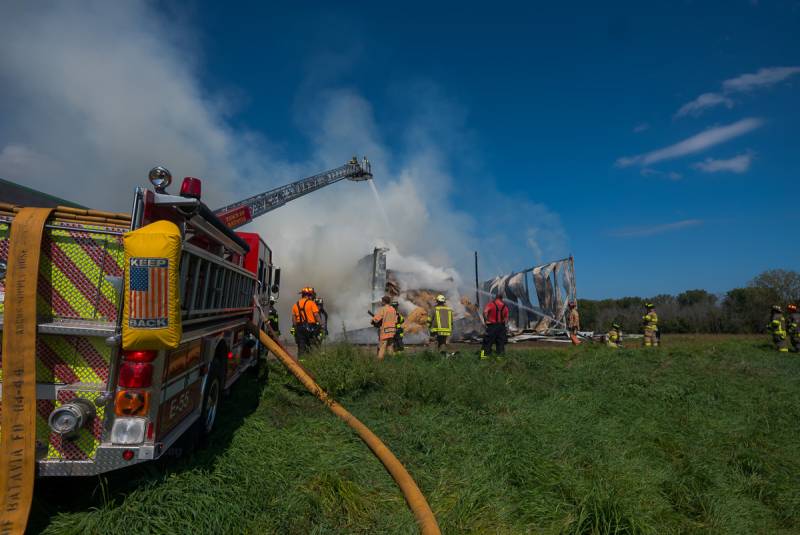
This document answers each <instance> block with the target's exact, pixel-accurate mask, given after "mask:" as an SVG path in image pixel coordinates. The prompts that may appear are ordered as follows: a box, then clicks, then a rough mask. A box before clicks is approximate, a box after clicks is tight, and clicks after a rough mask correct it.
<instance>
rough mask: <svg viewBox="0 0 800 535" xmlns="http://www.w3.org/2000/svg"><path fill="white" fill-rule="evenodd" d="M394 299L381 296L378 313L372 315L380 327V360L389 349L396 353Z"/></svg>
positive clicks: (390, 351) (374, 323) (373, 320)
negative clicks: (394, 342) (394, 343)
mask: <svg viewBox="0 0 800 535" xmlns="http://www.w3.org/2000/svg"><path fill="white" fill-rule="evenodd" d="M391 301H392V299H391V298H390V297H389V296H388V295H384V296H383V298H381V304H382V305H383V306H381V308H380V310H378V313H377V314H375V315H374V316H373V317H372V325H373V326H374V327H377V328H378V360H383V358H384V356H385V355H386V353H387V351H388V352H389V354H392V353H394V347H393V341H394V335H395V333H396V331H397V311H396V310H395V308H394V307H393V306H392V305H391Z"/></svg>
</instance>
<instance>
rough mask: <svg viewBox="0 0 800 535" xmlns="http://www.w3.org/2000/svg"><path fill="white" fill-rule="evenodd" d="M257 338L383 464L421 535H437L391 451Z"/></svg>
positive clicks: (272, 345) (278, 350)
mask: <svg viewBox="0 0 800 535" xmlns="http://www.w3.org/2000/svg"><path fill="white" fill-rule="evenodd" d="M258 337H259V339H260V340H261V343H262V344H264V346H265V347H266V348H267V349H269V350H270V351H271V352H272V353H273V354H274V355H275V356H276V357H278V360H280V361H281V363H282V364H283V365H284V366H285V367H286V368H287V369H288V370H289V371H290V372H291V373H292V375H294V376H295V377H297V379H298V380H299V381H300V382H301V383H303V386H305V387H306V388H307V389H308V391H309V392H311V393H312V394H314V396H316V397H317V398H318V399H319V400H320V401H321V402H322V403H324V404H325V405H326V406H327V407H328V409H330V411H331V412H332V413H333V414H335V415H336V416H338V417H339V418H340V419H342V420H344V422H345V423H346V424H347V425H348V426H350V428H351V429H353V430H354V431H355V432H356V433H358V436H359V437H361V440H363V441H364V442H365V443H366V444H367V446H369V449H371V450H372V453H374V454H375V456H376V457H377V458H378V459H379V460H380V461H381V463H383V466H384V467H385V468H386V470H387V471H388V472H389V474H391V476H392V478H394V480H395V482H396V483H397V486H398V487H400V490H401V491H402V492H403V496H404V497H405V499H406V503H408V507H409V508H410V509H411V512H412V513H414V517H415V518H416V520H417V524H418V525H419V529H420V532H421V533H422V535H440V534H441V531H440V530H439V524H438V523H437V522H436V517H434V516H433V511H431V508H430V506H429V505H428V501H427V500H426V499H425V496H423V495H422V492H420V490H419V487H417V484H416V483H415V482H414V479H413V478H412V477H411V475H410V474H409V473H408V470H406V469H405V467H404V466H403V465H402V464H401V463H400V461H398V460H397V457H395V455H394V454H393V453H392V452H391V450H389V448H387V447H386V445H385V444H384V443H383V442H381V439H379V438H378V437H377V435H375V433H373V432H372V431H370V430H369V428H368V427H367V426H366V425H364V424H363V423H361V421H359V419H358V418H356V417H355V416H353V415H352V414H350V413H349V412H348V411H347V409H345V408H344V407H342V406H341V405H339V404H338V403H337V402H336V401H334V400H333V399H332V398H331V397H330V396H329V395H328V393H327V392H325V390H323V389H322V388H321V387H320V386H319V385H318V384H317V383H316V381H314V379H312V378H311V377H310V376H309V374H308V373H307V372H306V371H305V370H304V369H303V367H302V366H300V365H299V364H298V363H297V362H295V360H294V359H293V358H292V356H291V355H290V354H289V352H288V351H287V350H286V349H285V348H284V347H283V346H282V345H281V344H280V343H278V342H277V341H275V340H273V339H272V338H271V337H270V336H269V335H268V334H267V333H265V332H264V331H262V330H259V331H258Z"/></svg>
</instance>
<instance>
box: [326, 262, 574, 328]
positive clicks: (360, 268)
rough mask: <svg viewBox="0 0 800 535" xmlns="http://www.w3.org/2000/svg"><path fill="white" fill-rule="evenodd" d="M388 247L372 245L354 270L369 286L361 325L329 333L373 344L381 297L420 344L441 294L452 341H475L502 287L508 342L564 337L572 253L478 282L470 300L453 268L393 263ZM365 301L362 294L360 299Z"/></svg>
mask: <svg viewBox="0 0 800 535" xmlns="http://www.w3.org/2000/svg"><path fill="white" fill-rule="evenodd" d="M390 254H391V253H390V250H389V249H388V248H386V247H376V248H375V249H374V250H373V251H372V254H369V255H366V256H365V257H363V258H362V259H361V260H360V261H359V262H358V264H357V266H356V269H355V270H354V272H353V279H354V281H355V280H360V281H361V283H360V284H361V285H362V287H364V288H365V290H366V289H367V287H368V292H366V291H365V293H368V294H369V310H366V309H365V310H364V312H363V318H364V320H363V321H364V323H363V324H362V325H363V327H362V328H356V329H352V328H347V327H345V326H344V325H343V326H342V329H341V331H339V332H336V333H333V332H332V335H333V337H334V338H335V339H340V340H342V339H344V340H347V341H349V342H352V343H358V344H372V343H374V342H375V329H374V328H372V327H369V326H368V325H369V318H368V316H367V312H369V313H370V314H371V313H373V312H375V311H376V310H377V309H378V308H379V307H380V301H381V297H383V296H384V295H389V296H391V297H394V298H396V299H397V301H398V303H399V308H400V312H401V313H402V314H403V315H404V316H405V317H406V322H405V341H406V343H408V344H419V343H425V342H427V341H428V318H429V314H430V312H431V311H432V310H433V307H434V306H435V303H436V296H437V295H439V294H443V295H444V296H445V297H446V298H447V302H448V305H449V306H450V307H451V308H453V313H454V322H453V336H452V339H453V340H455V341H475V340H477V339H479V337H480V336H481V335H482V334H483V332H484V331H485V327H484V325H483V320H482V318H481V310H483V306H485V305H486V303H487V302H488V301H489V300H491V299H492V296H494V295H496V293H497V292H498V291H499V292H502V293H503V295H504V296H505V302H506V304H507V305H508V307H509V311H510V314H509V331H510V334H511V335H512V338H511V340H510V341H512V342H513V341H522V340H531V339H554V338H563V335H564V331H565V329H566V315H567V308H568V304H569V302H570V301H573V300H576V299H577V295H576V290H575V262H574V259H573V258H572V257H569V258H564V259H561V260H556V261H554V262H549V263H547V264H543V265H539V266H534V267H531V268H529V269H525V270H522V271H519V272H514V273H510V274H507V275H500V276H497V277H494V278H492V279H489V280H486V281H483V282H482V283H479V282H477V276H476V294H477V295H476V298H477V299H478V301H479V303H477V304H476V303H475V302H473V301H471V300H470V299H469V298H468V297H466V296H465V295H462V293H461V292H460V290H459V287H460V286H462V283H461V279H460V278H459V276H458V274H457V273H456V272H455V271H453V270H448V269H441V268H431V267H430V265H429V264H427V263H426V264H422V263H419V264H416V263H414V262H413V261H411V262H410V261H408V259H405V258H403V259H400V258H398V259H397V261H398V264H400V265H397V266H393V265H392V263H391V260H392V258H391V256H390ZM362 302H363V303H364V304H365V305H366V304H367V299H365V300H364V301H362Z"/></svg>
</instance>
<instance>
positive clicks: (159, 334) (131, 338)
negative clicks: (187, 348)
mask: <svg viewBox="0 0 800 535" xmlns="http://www.w3.org/2000/svg"><path fill="white" fill-rule="evenodd" d="M123 243H124V246H125V305H124V307H125V308H124V310H123V316H122V320H123V323H122V348H123V349H174V348H176V347H178V344H179V343H180V340H181V333H182V330H181V305H180V288H179V287H178V285H179V282H178V280H179V276H180V275H179V265H180V259H181V231H180V230H179V229H178V226H177V225H175V223H172V222H170V221H164V220H162V221H156V222H155V223H151V224H150V225H147V226H144V227H142V228H140V229H137V230H134V231H132V232H128V233H126V234H125V236H124V242H123Z"/></svg>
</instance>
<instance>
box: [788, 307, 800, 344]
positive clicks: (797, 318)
mask: <svg viewBox="0 0 800 535" xmlns="http://www.w3.org/2000/svg"><path fill="white" fill-rule="evenodd" d="M786 312H787V315H786V334H788V335H789V342H790V344H791V349H792V351H794V352H795V353H797V352H798V351H800V312H798V311H797V305H795V304H793V303H792V304H790V305H789V306H787V307H786Z"/></svg>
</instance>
